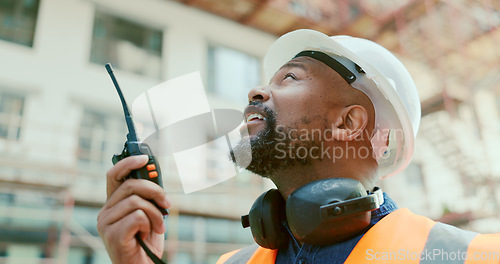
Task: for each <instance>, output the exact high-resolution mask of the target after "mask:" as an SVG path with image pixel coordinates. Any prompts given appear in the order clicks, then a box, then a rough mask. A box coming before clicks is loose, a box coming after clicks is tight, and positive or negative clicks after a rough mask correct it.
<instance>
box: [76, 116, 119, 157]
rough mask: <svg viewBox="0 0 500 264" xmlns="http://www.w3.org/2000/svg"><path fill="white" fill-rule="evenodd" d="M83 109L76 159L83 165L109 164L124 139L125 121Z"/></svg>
mask: <svg viewBox="0 0 500 264" xmlns="http://www.w3.org/2000/svg"><path fill="white" fill-rule="evenodd" d="M119 121H122V119H119V118H111V117H110V116H108V115H106V114H104V113H101V112H98V111H95V110H90V109H85V110H84V112H83V117H82V121H81V126H80V135H79V143H78V152H77V156H78V160H79V161H80V164H84V165H93V166H99V165H109V164H110V162H111V158H112V156H113V154H117V153H120V151H121V150H122V149H123V144H124V143H125V140H126V137H125V136H126V132H125V124H124V123H125V121H123V124H122V122H119Z"/></svg>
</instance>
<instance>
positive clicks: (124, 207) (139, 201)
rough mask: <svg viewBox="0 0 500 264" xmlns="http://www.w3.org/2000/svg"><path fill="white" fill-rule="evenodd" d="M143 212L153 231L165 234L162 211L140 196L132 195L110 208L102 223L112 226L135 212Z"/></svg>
mask: <svg viewBox="0 0 500 264" xmlns="http://www.w3.org/2000/svg"><path fill="white" fill-rule="evenodd" d="M137 209H140V210H142V211H143V212H144V213H145V214H146V216H147V217H148V219H149V220H150V221H151V225H152V228H153V230H154V231H155V232H156V233H158V234H163V233H164V232H165V226H164V224H163V217H162V215H161V213H160V211H159V210H158V209H157V208H156V206H154V205H153V204H152V203H151V202H150V201H147V200H144V199H143V198H141V197H139V196H138V195H131V196H129V197H127V198H126V199H124V200H121V201H119V202H118V203H117V204H116V205H115V206H113V207H111V208H109V209H108V210H107V211H106V214H105V216H104V217H102V219H100V220H101V221H103V222H105V223H106V225H112V224H114V223H115V222H117V221H119V220H120V219H122V218H124V217H125V216H127V215H128V214H131V213H132V212H134V211H135V210H137Z"/></svg>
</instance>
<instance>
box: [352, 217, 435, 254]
mask: <svg viewBox="0 0 500 264" xmlns="http://www.w3.org/2000/svg"><path fill="white" fill-rule="evenodd" d="M435 224H436V222H434V221H432V220H430V219H428V218H426V217H423V216H419V215H414V214H413V213H411V212H410V211H409V210H408V209H404V208H403V209H398V210H396V211H394V212H392V213H390V214H389V215H387V216H385V217H384V218H382V220H380V221H379V222H378V223H377V224H375V225H374V226H373V227H372V228H370V229H369V230H368V232H366V234H365V235H364V236H363V237H362V238H361V239H360V240H359V242H358V244H357V245H356V247H354V249H353V250H352V251H351V254H349V257H347V260H346V261H345V262H344V263H345V264H358V263H363V264H364V263H377V264H378V263H404V264H410V263H412V264H418V263H419V261H420V259H419V254H420V252H422V250H423V249H424V246H425V242H426V241H427V236H428V235H429V232H430V231H431V229H432V227H433V226H434V225H435Z"/></svg>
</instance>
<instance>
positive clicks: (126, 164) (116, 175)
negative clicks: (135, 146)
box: [106, 155, 148, 199]
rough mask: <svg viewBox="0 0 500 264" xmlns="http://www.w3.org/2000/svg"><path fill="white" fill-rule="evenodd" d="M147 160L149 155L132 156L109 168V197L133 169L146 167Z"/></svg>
mask: <svg viewBox="0 0 500 264" xmlns="http://www.w3.org/2000/svg"><path fill="white" fill-rule="evenodd" d="M147 162H148V156H147V155H137V156H130V157H127V158H124V159H122V160H120V161H119V162H117V163H116V164H115V166H113V167H112V168H111V169H109V171H108V173H107V174H106V181H107V184H106V194H107V197H108V199H109V197H110V196H111V194H113V192H114V191H115V190H116V188H118V186H120V184H121V183H122V182H123V178H125V177H127V176H128V175H129V174H130V172H131V171H133V170H135V169H140V168H142V167H144V165H146V163H147Z"/></svg>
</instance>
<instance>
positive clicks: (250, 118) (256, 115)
mask: <svg viewBox="0 0 500 264" xmlns="http://www.w3.org/2000/svg"><path fill="white" fill-rule="evenodd" d="M254 120H263V121H266V118H265V117H263V116H262V115H261V114H259V113H250V114H249V115H248V116H246V118H245V121H246V122H247V123H248V122H252V121H254Z"/></svg>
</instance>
